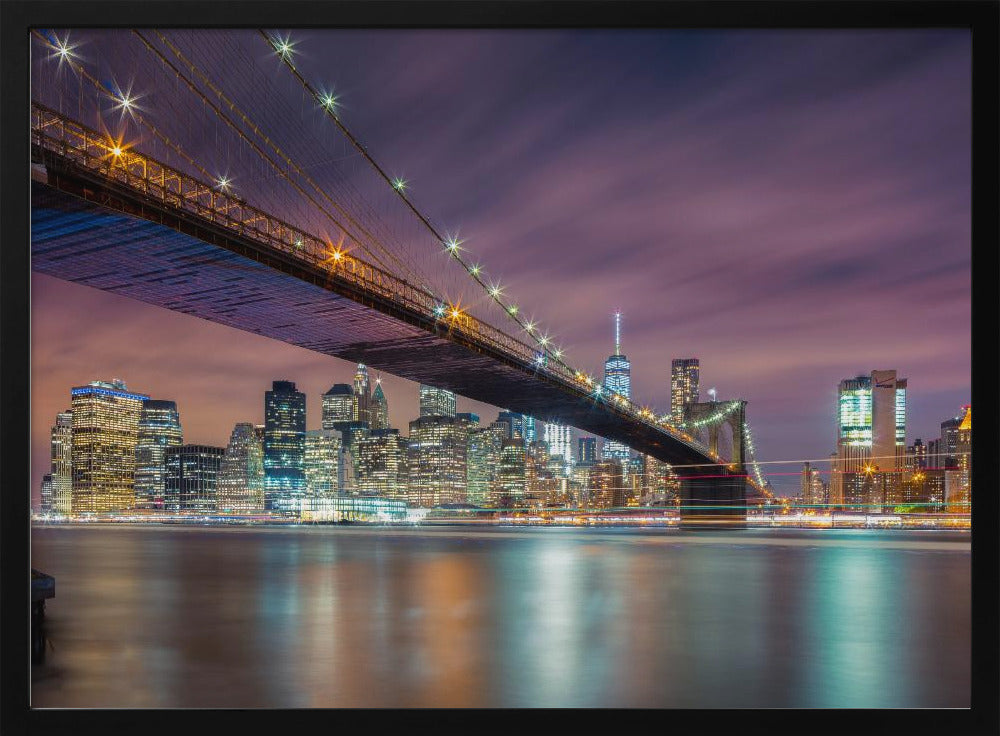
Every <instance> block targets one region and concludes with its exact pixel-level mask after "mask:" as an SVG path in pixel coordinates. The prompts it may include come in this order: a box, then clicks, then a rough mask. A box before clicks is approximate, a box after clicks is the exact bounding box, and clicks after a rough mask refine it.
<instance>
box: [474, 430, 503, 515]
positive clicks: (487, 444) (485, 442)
mask: <svg viewBox="0 0 1000 736" xmlns="http://www.w3.org/2000/svg"><path fill="white" fill-rule="evenodd" d="M504 428H505V425H497V423H496V422H494V423H493V424H491V425H490V426H489V427H479V428H475V429H471V430H470V431H469V451H468V454H467V458H468V466H467V468H466V477H467V482H468V498H469V503H471V504H473V505H475V506H488V505H490V504H491V503H492V498H491V492H492V490H493V486H494V483H495V482H496V477H497V465H498V463H499V462H500V444H501V443H502V442H503V440H504V439H505V434H504Z"/></svg>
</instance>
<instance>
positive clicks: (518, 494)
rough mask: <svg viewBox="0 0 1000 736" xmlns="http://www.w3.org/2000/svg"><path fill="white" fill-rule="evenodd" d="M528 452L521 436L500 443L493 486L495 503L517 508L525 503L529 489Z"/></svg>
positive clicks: (502, 506) (499, 505)
mask: <svg viewBox="0 0 1000 736" xmlns="http://www.w3.org/2000/svg"><path fill="white" fill-rule="evenodd" d="M526 466H527V452H526V449H525V446H524V440H523V439H522V438H521V437H514V438H513V439H504V440H503V441H502V442H501V444H500V459H499V462H498V464H497V478H496V483H495V484H494V488H493V505H494V506H498V507H501V508H515V507H518V506H521V505H522V504H523V503H524V497H525V492H526V490H527V487H526V486H527V483H526V471H527V467H526Z"/></svg>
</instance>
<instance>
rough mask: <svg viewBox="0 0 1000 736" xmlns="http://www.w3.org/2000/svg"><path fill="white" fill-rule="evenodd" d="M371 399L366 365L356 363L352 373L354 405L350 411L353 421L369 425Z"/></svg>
mask: <svg viewBox="0 0 1000 736" xmlns="http://www.w3.org/2000/svg"><path fill="white" fill-rule="evenodd" d="M371 400H372V398H371V383H370V382H369V380H368V366H366V365H365V364H364V363H358V369H357V371H356V372H355V373H354V405H353V407H352V412H351V413H352V415H353V419H354V421H355V422H362V423H364V424H367V425H369V426H371V421H372V420H371V413H370V412H371Z"/></svg>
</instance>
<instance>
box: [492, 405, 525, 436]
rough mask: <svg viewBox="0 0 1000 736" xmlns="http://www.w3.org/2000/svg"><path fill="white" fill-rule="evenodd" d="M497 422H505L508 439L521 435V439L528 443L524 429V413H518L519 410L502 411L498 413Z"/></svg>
mask: <svg viewBox="0 0 1000 736" xmlns="http://www.w3.org/2000/svg"><path fill="white" fill-rule="evenodd" d="M497 422H499V423H500V424H503V425H504V426H505V427H506V428H507V429H506V437H507V439H509V440H511V439H514V438H515V437H520V438H521V439H523V440H525V444H527V440H526V439H525V436H524V432H525V430H524V415H523V414H518V413H517V412H514V411H510V410H506V411H502V412H500V413H499V414H497Z"/></svg>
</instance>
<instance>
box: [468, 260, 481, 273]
mask: <svg viewBox="0 0 1000 736" xmlns="http://www.w3.org/2000/svg"><path fill="white" fill-rule="evenodd" d="M482 270H483V269H482V266H480V265H479V264H478V263H477V264H476V265H474V266H472V268H470V269H469V273H471V274H472V275H473V276H478V275H479V272H480V271H482Z"/></svg>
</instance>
